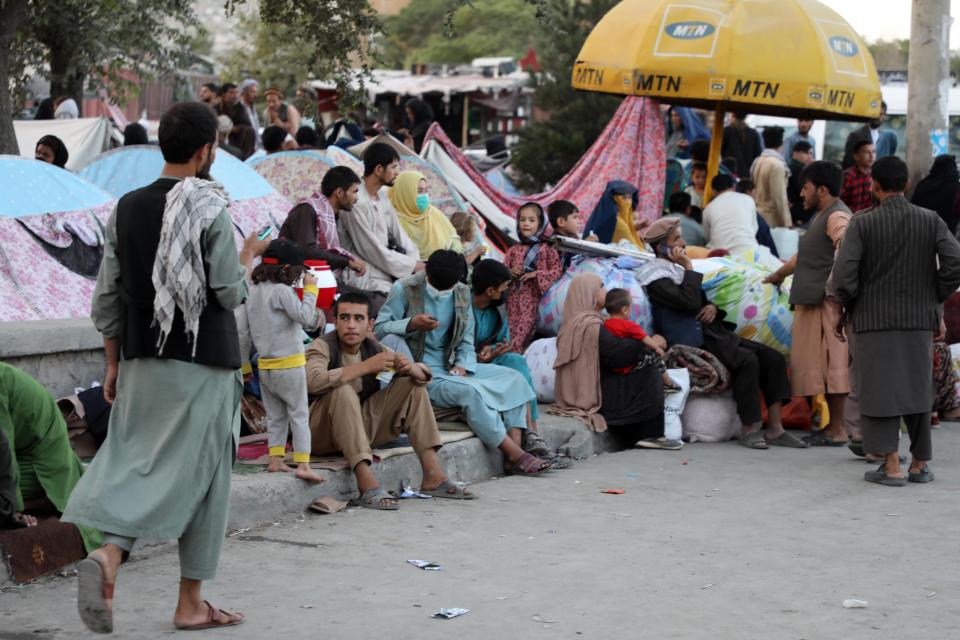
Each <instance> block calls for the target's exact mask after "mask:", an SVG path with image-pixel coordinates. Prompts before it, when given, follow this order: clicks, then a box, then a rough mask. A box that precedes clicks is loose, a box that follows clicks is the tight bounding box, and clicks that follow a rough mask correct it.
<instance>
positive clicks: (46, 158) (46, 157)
mask: <svg viewBox="0 0 960 640" xmlns="http://www.w3.org/2000/svg"><path fill="white" fill-rule="evenodd" d="M33 157H34V159H36V160H39V161H40V162H46V163H48V164H52V165H53V166H55V167H60V168H61V169H63V168H65V166H66V164H67V160H69V159H70V154H69V153H68V152H67V145H65V144H63V140H61V139H60V138H58V137H57V136H43V137H42V138H40V139H39V140H37V147H36V149H34V153H33Z"/></svg>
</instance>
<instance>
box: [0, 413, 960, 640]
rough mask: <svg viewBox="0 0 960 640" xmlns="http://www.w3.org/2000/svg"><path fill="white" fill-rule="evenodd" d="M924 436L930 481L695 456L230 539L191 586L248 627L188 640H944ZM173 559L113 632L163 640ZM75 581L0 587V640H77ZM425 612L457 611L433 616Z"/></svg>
mask: <svg viewBox="0 0 960 640" xmlns="http://www.w3.org/2000/svg"><path fill="white" fill-rule="evenodd" d="M934 441H935V446H936V447H937V457H938V460H937V462H936V466H935V470H936V473H937V475H938V480H937V482H935V483H933V484H931V485H909V486H907V487H904V488H886V487H879V486H876V485H870V484H868V483H865V482H863V481H862V480H861V476H862V473H863V471H864V470H865V469H866V468H867V466H866V465H865V464H864V463H863V462H860V461H857V460H855V459H853V458H852V456H851V455H850V454H849V453H848V452H847V451H846V449H817V450H805V451H804V450H801V451H797V450H788V449H775V450H770V451H748V450H746V449H744V448H742V447H739V446H737V445H736V444H733V443H730V444H724V445H704V444H700V445H690V446H687V447H686V448H685V449H684V450H683V451H680V452H656V451H628V452H623V453H617V454H607V455H602V456H599V457H596V458H593V459H591V460H589V461H586V462H583V463H581V464H579V465H578V466H577V467H575V468H574V469H570V470H566V471H557V472H554V473H552V474H551V475H550V476H549V477H547V478H541V479H529V478H507V479H500V480H495V481H492V482H488V483H484V484H481V485H477V486H476V487H475V489H476V490H477V491H478V492H479V493H480V494H481V496H482V498H481V500H479V501H476V502H473V503H458V502H449V501H442V502H441V501H436V500H429V501H428V500H423V501H420V500H418V501H408V502H405V503H404V504H403V505H402V506H403V509H402V510H401V511H400V512H398V513H379V512H372V511H368V510H356V511H352V512H345V513H340V514H337V515H332V516H310V517H308V518H306V519H304V520H302V521H299V522H288V523H282V524H279V525H276V526H272V527H266V528H264V529H262V530H255V531H250V532H247V533H245V534H242V535H239V536H237V537H235V538H231V539H230V540H228V542H227V545H226V548H225V552H224V559H223V561H222V563H221V577H220V578H219V579H218V580H217V581H216V582H214V583H212V584H211V585H210V587H209V590H208V596H210V597H211V598H213V599H215V601H216V602H218V603H220V604H221V605H224V606H227V605H229V606H236V607H238V608H241V609H242V610H243V611H245V612H246V613H247V615H248V616H249V620H248V622H247V623H246V624H244V625H243V626H242V627H239V628H237V629H235V630H232V631H229V632H228V631H226V630H218V631H214V632H205V633H204V636H203V637H204V638H208V639H213V638H250V639H253V638H256V639H258V640H260V639H263V638H275V637H279V635H280V634H290V636H289V637H296V638H302V637H319V638H333V639H338V638H350V639H355V638H360V639H363V638H391V639H393V638H417V639H420V638H423V639H427V640H429V639H433V638H437V639H444V640H448V639H450V638H454V639H456V640H471V639H488V638H498V637H511V638H581V637H582V638H603V639H606V638H631V639H632V638H684V639H687V638H710V639H736V640H740V639H747V638H758V639H759V638H762V639H764V640H769V639H779V638H788V639H800V638H805V639H820V638H850V639H856V638H871V639H872V638H883V637H894V636H903V637H926V638H950V637H956V635H957V629H958V628H960V607H958V605H957V602H958V599H960V571H958V566H957V553H956V549H957V541H958V540H960V518H958V515H960V513H958V512H960V506H958V498H960V493H957V492H958V491H960V425H956V424H948V425H945V428H944V429H942V430H941V431H940V432H937V433H936V434H935V436H934ZM606 488H622V489H624V490H625V491H626V493H625V494H623V495H605V494H602V493H601V490H602V489H606ZM408 559H423V560H431V561H435V562H439V563H440V564H442V565H443V571H440V572H427V571H421V570H419V569H416V568H413V567H411V566H409V565H407V564H406V560H408ZM176 560H177V557H176V554H175V553H174V552H173V550H172V548H170V547H167V548H159V549H158V548H155V549H153V550H150V551H148V552H147V553H146V554H145V555H141V556H140V557H139V558H138V559H136V560H135V561H134V562H132V563H131V564H129V565H128V566H127V567H125V569H124V572H123V573H122V574H121V581H120V583H119V585H118V599H117V607H118V614H117V622H116V625H117V634H118V637H122V638H159V637H163V636H164V635H166V633H168V632H170V631H172V625H171V622H170V620H171V617H172V606H173V603H174V598H175V594H176V586H177V578H176V576H177V562H176ZM74 589H75V584H74V581H73V580H72V579H62V578H60V579H51V580H46V581H43V582H41V583H39V584H36V585H31V586H27V587H23V588H20V589H18V590H15V591H10V592H7V593H4V594H2V595H0V639H5V638H32V639H43V638H81V637H90V635H89V634H87V633H86V632H85V631H84V630H83V629H82V627H81V625H80V622H79V620H78V619H77V618H76V615H75V613H74ZM847 598H861V599H864V600H867V601H868V602H869V607H868V608H867V609H844V608H843V607H842V606H841V603H842V602H843V601H844V600H845V599H847ZM441 607H464V608H467V609H471V612H470V613H468V614H466V615H465V616H463V617H460V618H457V619H454V620H433V619H431V618H430V614H432V613H433V612H434V611H436V610H437V609H439V608H441Z"/></svg>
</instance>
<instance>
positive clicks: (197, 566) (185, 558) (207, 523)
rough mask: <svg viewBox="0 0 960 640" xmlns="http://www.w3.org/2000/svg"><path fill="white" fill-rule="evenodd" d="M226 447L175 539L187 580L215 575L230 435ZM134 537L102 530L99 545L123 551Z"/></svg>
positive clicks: (231, 447) (229, 468)
mask: <svg viewBox="0 0 960 640" xmlns="http://www.w3.org/2000/svg"><path fill="white" fill-rule="evenodd" d="M226 447H227V450H226V451H225V452H224V454H223V455H222V456H220V464H219V465H218V466H217V470H216V471H215V472H214V474H213V480H211V482H210V488H209V489H208V490H207V495H206V497H205V498H204V500H203V502H202V503H200V506H199V507H197V510H196V512H195V513H194V514H193V519H192V520H191V521H190V524H188V525H187V528H186V529H184V531H183V535H181V536H180V539H179V540H178V541H177V543H178V549H179V552H180V575H181V576H183V577H184V578H189V579H190V580H213V579H214V578H215V577H217V565H218V564H220V552H221V551H222V550H223V538H224V532H225V531H226V530H227V515H228V514H229V510H230V474H231V473H232V471H233V453H234V445H233V434H230V436H229V437H228V438H227V441H226ZM136 541H137V540H136V538H131V537H129V536H121V535H117V534H114V533H109V532H106V531H104V533H103V544H113V545H116V546H118V547H120V548H121V549H123V550H124V551H126V552H127V553H130V552H131V551H132V550H133V545H134V543H136Z"/></svg>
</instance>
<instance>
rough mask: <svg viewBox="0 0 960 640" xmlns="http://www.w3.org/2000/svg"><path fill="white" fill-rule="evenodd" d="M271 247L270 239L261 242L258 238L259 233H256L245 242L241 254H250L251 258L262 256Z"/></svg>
mask: <svg viewBox="0 0 960 640" xmlns="http://www.w3.org/2000/svg"><path fill="white" fill-rule="evenodd" d="M268 246H270V239H269V238H267V239H266V240H260V239H259V238H257V232H256V231H254V232H253V233H251V234H250V235H248V236H247V237H246V239H245V240H244V241H243V248H242V249H241V250H240V253H245V254H248V255H249V256H250V257H251V258H255V257H257V256H262V255H263V252H264V251H266V250H267V247H268Z"/></svg>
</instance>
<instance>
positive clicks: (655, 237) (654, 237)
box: [643, 218, 680, 243]
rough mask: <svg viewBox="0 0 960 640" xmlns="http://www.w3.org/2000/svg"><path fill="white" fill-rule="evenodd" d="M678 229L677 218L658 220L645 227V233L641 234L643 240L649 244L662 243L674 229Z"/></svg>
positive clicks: (678, 220)
mask: <svg viewBox="0 0 960 640" xmlns="http://www.w3.org/2000/svg"><path fill="white" fill-rule="evenodd" d="M679 227H680V219H679V218H660V219H659V220H657V221H656V222H654V223H653V224H651V225H650V226H649V227H647V230H646V232H644V234H643V239H644V240H645V241H646V242H649V243H654V242H663V241H664V240H666V239H667V237H668V236H669V235H670V233H671V232H672V231H673V230H674V229H677V228H679Z"/></svg>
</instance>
